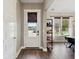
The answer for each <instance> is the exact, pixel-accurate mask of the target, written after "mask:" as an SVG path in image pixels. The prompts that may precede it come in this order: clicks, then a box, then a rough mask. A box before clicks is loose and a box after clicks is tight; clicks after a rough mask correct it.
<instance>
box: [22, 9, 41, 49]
mask: <svg viewBox="0 0 79 59" xmlns="http://www.w3.org/2000/svg"><path fill="white" fill-rule="evenodd" d="M28 12H37V15H38V16H39V17H37V18H38V22H39V37H38V40H39V43H38V44H39V46H38V47H39V48H40V47H41V10H40V9H27V10H26V9H25V10H24V47H26V43H25V42H26V39H28V37H27V36H28V34H27V31H28V30H27V29H28V27H27V25H28V24H27V20H26V19H27V18H26V17H27V13H28Z"/></svg>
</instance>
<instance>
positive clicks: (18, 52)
mask: <svg viewBox="0 0 79 59" xmlns="http://www.w3.org/2000/svg"><path fill="white" fill-rule="evenodd" d="M22 49H24V47H21V48H20V49H19V50H18V51H17V53H16V58H17V57H18V55H19V54H20V52H21V50H22Z"/></svg>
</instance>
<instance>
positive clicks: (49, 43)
mask: <svg viewBox="0 0 79 59" xmlns="http://www.w3.org/2000/svg"><path fill="white" fill-rule="evenodd" d="M46 33H47V35H46V36H47V38H46V39H47V49H48V50H51V49H52V47H53V44H52V43H53V20H52V19H48V20H47V21H46Z"/></svg>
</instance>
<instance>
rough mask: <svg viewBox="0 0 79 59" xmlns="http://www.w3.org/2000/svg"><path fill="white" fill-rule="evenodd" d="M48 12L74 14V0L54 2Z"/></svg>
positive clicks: (56, 0) (55, 0) (57, 0)
mask: <svg viewBox="0 0 79 59" xmlns="http://www.w3.org/2000/svg"><path fill="white" fill-rule="evenodd" d="M48 11H52V12H75V0H54V2H53V3H52V5H51V6H50V7H49V8H48Z"/></svg>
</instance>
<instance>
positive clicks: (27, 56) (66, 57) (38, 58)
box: [17, 43, 74, 59]
mask: <svg viewBox="0 0 79 59" xmlns="http://www.w3.org/2000/svg"><path fill="white" fill-rule="evenodd" d="M17 59H74V54H73V52H72V51H71V50H70V49H69V48H66V46H65V45H64V44H63V43H56V44H54V45H53V49H52V52H43V51H42V50H37V49H36V50H35V49H24V50H22V51H21V53H20V55H19V56H18V58H17Z"/></svg>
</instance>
